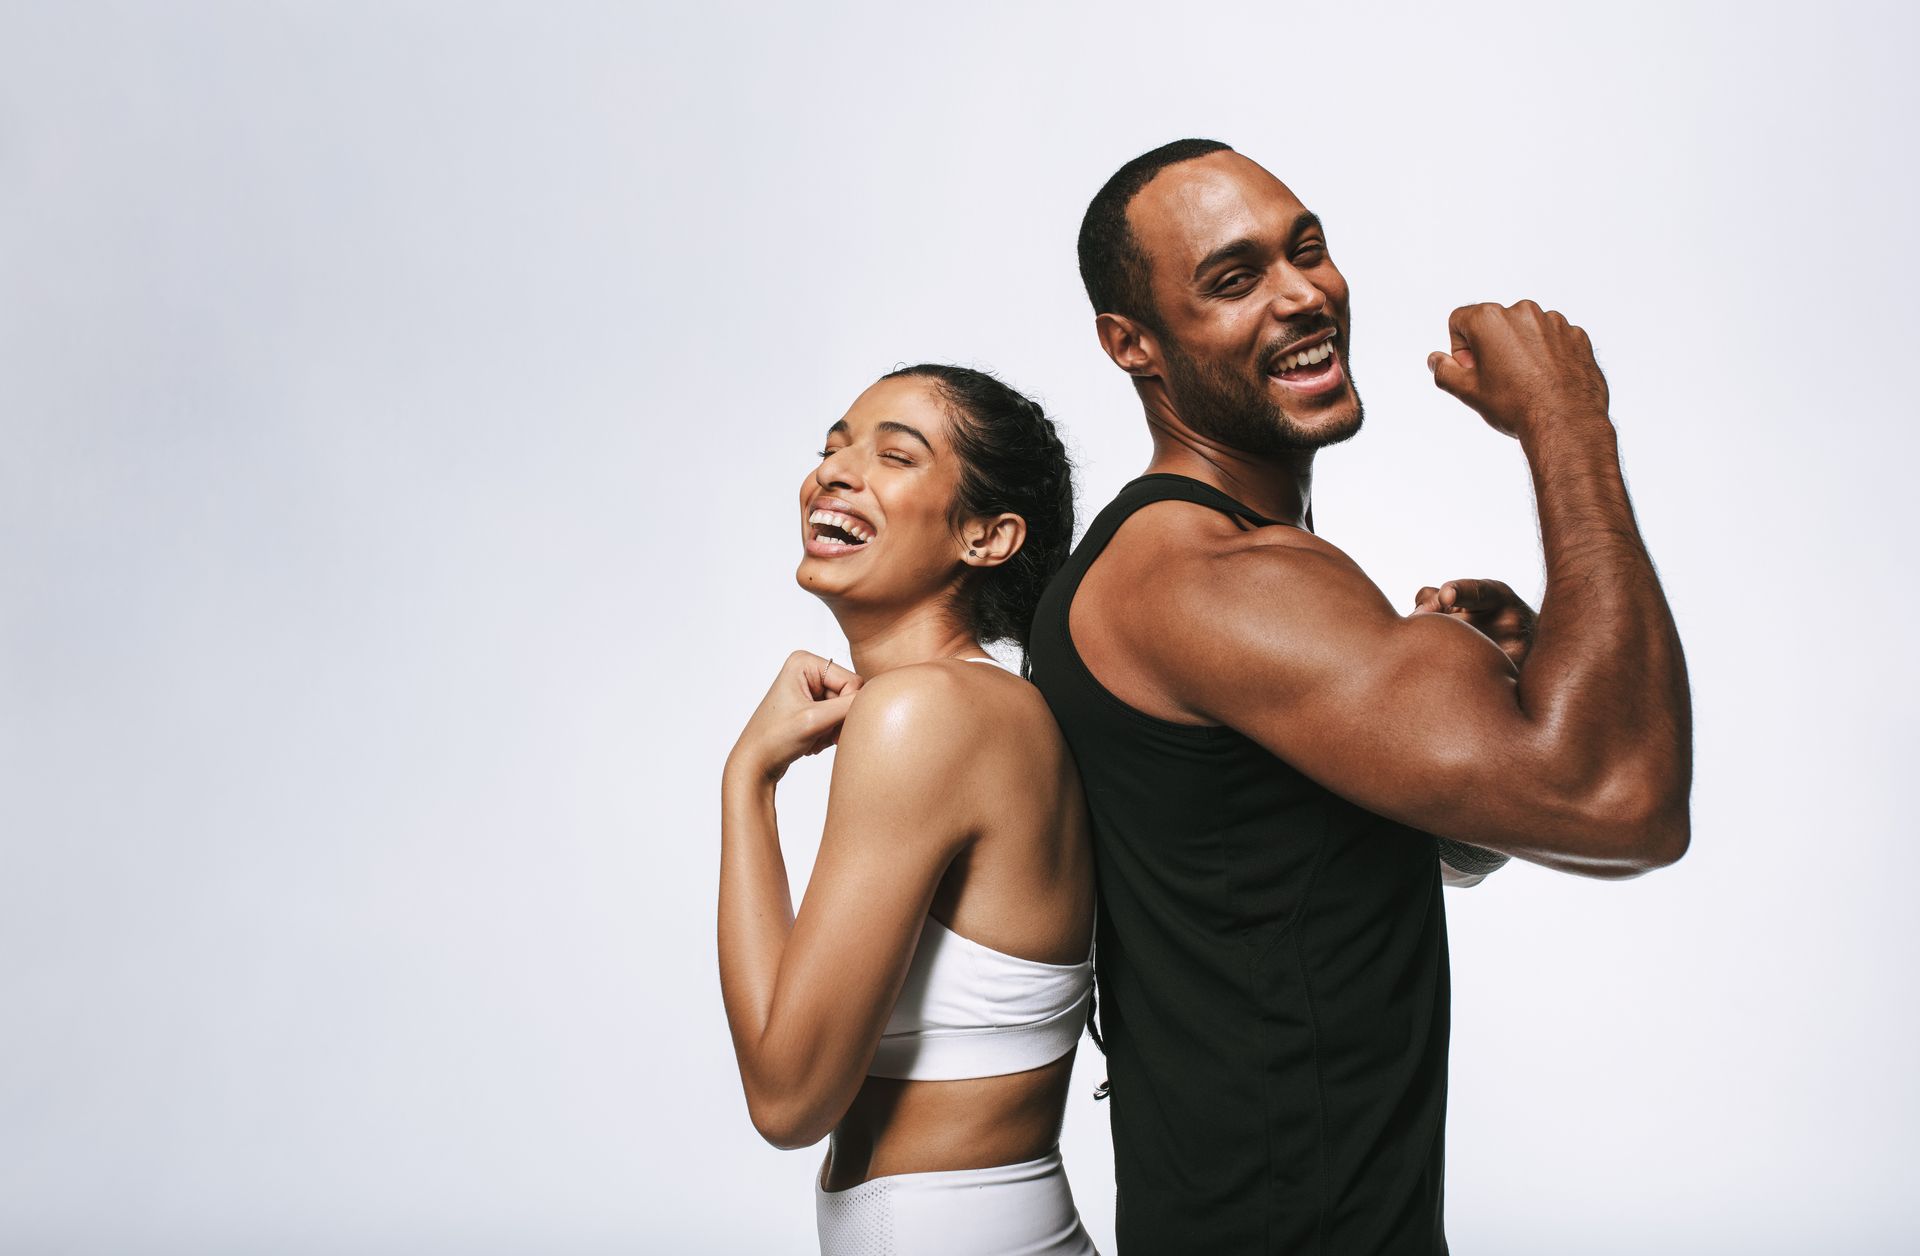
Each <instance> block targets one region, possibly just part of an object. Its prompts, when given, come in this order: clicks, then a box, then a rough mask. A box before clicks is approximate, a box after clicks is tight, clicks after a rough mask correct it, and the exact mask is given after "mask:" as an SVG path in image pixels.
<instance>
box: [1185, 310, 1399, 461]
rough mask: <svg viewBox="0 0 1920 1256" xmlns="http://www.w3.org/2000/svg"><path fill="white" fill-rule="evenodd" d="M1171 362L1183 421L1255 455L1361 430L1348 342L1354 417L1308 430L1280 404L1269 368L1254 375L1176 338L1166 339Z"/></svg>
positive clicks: (1332, 440)
mask: <svg viewBox="0 0 1920 1256" xmlns="http://www.w3.org/2000/svg"><path fill="white" fill-rule="evenodd" d="M1160 345H1161V348H1162V349H1163V350H1164V351H1165V354H1166V362H1167V376H1166V380H1165V383H1166V386H1167V395H1168V397H1169V398H1170V399H1171V400H1172V401H1173V408H1174V412H1175V413H1176V414H1178V415H1179V416H1180V421H1181V422H1183V423H1185V424H1186V425H1187V426H1188V427H1190V428H1192V429H1193V430H1194V431H1195V432H1197V433H1199V434H1200V435H1202V436H1204V437H1206V438H1207V439H1208V440H1212V441H1218V442H1219V443H1220V444H1222V445H1225V446H1227V447H1228V448H1229V449H1237V450H1239V451H1241V452H1242V453H1249V454H1284V453H1296V452H1298V451H1300V450H1306V449H1320V448H1323V447H1324V446H1327V445H1337V444H1339V443H1340V442H1341V441H1343V440H1346V439H1347V438H1348V437H1349V436H1352V435H1353V434H1354V433H1356V432H1358V431H1359V430H1360V423H1361V419H1362V417H1363V412H1362V410H1361V406H1360V390H1359V389H1358V388H1356V387H1354V384H1353V370H1352V367H1351V365H1350V363H1349V361H1348V357H1347V347H1346V345H1344V344H1342V345H1341V346H1340V369H1341V371H1342V372H1343V373H1344V374H1345V375H1346V378H1347V388H1348V389H1350V390H1351V391H1352V393H1353V418H1352V419H1351V421H1348V422H1343V423H1340V424H1338V425H1337V426H1334V427H1330V428H1322V429H1319V430H1315V431H1308V430H1306V429H1304V428H1302V427H1301V426H1300V425H1299V424H1297V423H1295V422H1294V421H1293V420H1292V419H1290V418H1288V417H1287V415H1286V413H1285V412H1284V411H1282V410H1281V409H1280V407H1279V406H1278V405H1276V404H1275V403H1274V400H1273V395H1272V393H1270V392H1269V391H1268V380H1267V376H1266V375H1265V374H1264V373H1263V374H1260V375H1258V376H1255V377H1254V378H1252V379H1249V378H1248V377H1247V376H1246V375H1244V374H1242V373H1240V372H1239V371H1236V370H1234V369H1233V368H1231V367H1228V366H1224V365H1221V364H1219V363H1217V362H1198V361H1196V360H1194V359H1193V358H1191V357H1189V356H1188V355H1187V353H1186V351H1185V350H1183V349H1181V348H1180V346H1179V345H1178V344H1177V343H1175V342H1174V341H1173V340H1171V339H1167V338H1162V340H1161V341H1160Z"/></svg>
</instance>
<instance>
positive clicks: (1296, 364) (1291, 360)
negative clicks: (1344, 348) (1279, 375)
mask: <svg viewBox="0 0 1920 1256" xmlns="http://www.w3.org/2000/svg"><path fill="white" fill-rule="evenodd" d="M1332 353H1333V341H1331V340H1326V341H1322V342H1321V343H1319V344H1317V345H1315V346H1314V347H1313V348H1311V349H1302V350H1301V351H1300V352H1298V353H1296V354H1293V355H1292V356H1290V357H1284V358H1281V359H1280V365H1279V366H1277V367H1275V368H1274V370H1276V371H1294V370H1298V369H1299V368H1301V367H1303V366H1317V365H1319V364H1320V363H1322V362H1325V361H1326V360H1327V358H1328V357H1329V356H1331V355H1332Z"/></svg>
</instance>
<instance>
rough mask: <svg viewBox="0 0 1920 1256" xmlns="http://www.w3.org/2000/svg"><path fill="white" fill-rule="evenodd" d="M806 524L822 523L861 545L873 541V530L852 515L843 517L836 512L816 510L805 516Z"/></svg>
mask: <svg viewBox="0 0 1920 1256" xmlns="http://www.w3.org/2000/svg"><path fill="white" fill-rule="evenodd" d="M807 522H808V523H824V524H826V525H827V526H828V527H830V528H838V529H840V530H841V531H842V532H845V533H846V534H847V535H848V536H851V537H853V538H854V539H855V540H857V541H859V542H860V543H861V544H862V545H865V544H866V543H867V542H868V541H871V540H872V539H873V530H872V529H871V528H869V527H867V526H866V525H865V524H863V523H861V522H860V521H859V520H858V519H855V518H854V517H853V516H852V515H843V514H841V513H840V512H839V511H837V510H816V511H814V512H813V513H812V514H810V515H808V516H807Z"/></svg>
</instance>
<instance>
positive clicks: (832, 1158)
mask: <svg viewBox="0 0 1920 1256" xmlns="http://www.w3.org/2000/svg"><path fill="white" fill-rule="evenodd" d="M984 661H986V662H995V661H994V660H984ZM1000 670H1001V669H1000V668H998V667H979V666H977V665H970V664H969V663H968V661H966V660H941V661H936V662H929V663H923V664H916V665H914V666H912V667H909V668H903V669H899V671H897V672H895V673H890V675H892V676H893V677H895V681H894V684H895V686H896V687H897V686H899V685H902V684H913V685H916V686H918V685H921V684H925V685H926V687H927V688H928V689H929V690H930V691H932V692H934V693H937V694H939V695H940V701H941V702H942V703H943V705H944V707H945V708H946V713H947V715H948V718H949V719H950V720H951V721H952V724H953V726H954V733H955V735H954V736H953V737H951V738H948V739H945V744H946V745H948V746H951V747H952V759H953V763H952V777H951V784H950V786H949V787H948V788H947V789H946V791H945V792H946V797H947V798H948V799H949V800H950V805H951V806H952V808H953V809H954V813H953V815H952V816H951V817H950V822H958V823H961V824H964V825H966V826H968V828H969V829H970V831H971V832H972V833H973V838H972V840H971V841H970V842H969V843H968V844H967V846H966V847H965V848H964V849H963V850H962V851H961V853H960V854H959V855H958V856H957V857H956V858H955V859H954V861H953V863H952V864H951V865H950V866H949V868H948V870H947V872H946V875H945V876H944V877H943V878H942V879H941V881H940V884H939V886H938V887H937V888H936V889H935V891H934V894H933V898H932V901H931V903H930V904H929V909H928V915H929V917H930V918H931V923H930V924H929V925H928V926H927V928H926V930H925V932H924V933H923V936H922V940H921V947H922V948H927V947H932V948H934V951H933V953H932V954H931V955H929V954H928V952H926V951H925V950H924V949H923V950H922V951H920V952H917V953H916V956H915V961H916V962H915V965H914V966H913V967H911V968H910V969H909V975H908V981H907V984H906V985H905V986H904V987H903V990H902V1003H901V1004H899V1005H896V1007H895V1009H894V1016H893V1018H892V1019H891V1020H890V1021H889V1031H890V1033H889V1036H888V1037H883V1039H882V1043H881V1046H880V1048H879V1051H878V1052H877V1053H876V1060H875V1063H874V1065H873V1066H872V1068H873V1070H874V1071H875V1073H899V1074H905V1075H904V1076H879V1075H871V1076H869V1077H868V1078H867V1079H866V1081H865V1083H864V1084H863V1085H862V1087H861V1089H860V1092H859V1094H858V1096H857V1097H856V1098H855V1100H854V1102H853V1105H852V1106H851V1107H850V1108H849V1110H848V1112H847V1114H846V1116H845V1118H843V1119H842V1121H841V1123H840V1125H839V1127H838V1128H837V1129H836V1130H835V1131H834V1134H833V1140H832V1148H831V1151H830V1153H829V1156H828V1160H827V1164H826V1165H825V1166H823V1170H822V1177H821V1180H822V1185H823V1187H824V1188H825V1189H826V1190H828V1191H837V1190H843V1189H845V1188H848V1187H851V1186H854V1185H856V1184H858V1183H860V1182H863V1181H866V1180H867V1179H869V1178H873V1177H879V1176H884V1175H890V1174H896V1173H919V1172H929V1171H939V1170H947V1169H971V1168H979V1167H985V1166H989V1165H1005V1164H1012V1163H1015V1162H1019V1161H1025V1160H1029V1159H1031V1158H1033V1157H1036V1156H1039V1155H1042V1154H1043V1153H1045V1152H1046V1151H1047V1150H1048V1149H1050V1148H1052V1147H1053V1146H1054V1145H1055V1144H1056V1142H1057V1141H1058V1139H1059V1133H1060V1124H1061V1118H1062V1114H1063V1112H1064V1108H1065V1103H1066V1090H1067V1085H1068V1082H1069V1080H1070V1077H1071V1073H1072V1068H1073V1059H1074V1048H1073V1046H1072V1045H1071V1044H1072V1043H1074V1042H1077V1040H1078V1038H1079V1035H1080V1031H1081V1028H1082V1027H1083V1026H1084V1024H1085V1007H1086V1000H1087V998H1088V997H1089V987H1090V983H1091V976H1092V972H1091V964H1090V963H1089V960H1090V955H1091V950H1092V941H1093V923H1094V922H1093V912H1094V906H1093V904H1094V896H1093V864H1092V851H1091V846H1090V843H1089V840H1088V829H1087V814H1086V806H1085V801H1084V799H1083V797H1082V795H1081V790H1080V781H1079V775H1078V773H1077V771H1076V769H1075V767H1074V764H1073V760H1072V756H1071V754H1070V753H1069V752H1068V750H1067V748H1066V744H1065V742H1064V740H1063V739H1062V738H1061V736H1060V733H1059V729H1058V727H1057V726H1056V725H1055V723H1054V721H1053V716H1052V714H1051V712H1050V711H1049V710H1048V708H1047V706H1046V704H1045V701H1044V700H1043V699H1042V698H1041V697H1040V694H1039V691H1038V690H1036V689H1034V688H1033V686H1031V685H1030V684H1028V683H1027V682H1025V681H1024V680H1021V679H1020V678H1018V677H1017V676H1011V675H996V674H994V673H995V672H998V671H1000ZM916 673H917V674H916ZM955 673H959V674H958V675H955ZM936 676H938V679H936V678H935V677H936ZM956 682H958V683H956ZM856 704H857V700H856ZM916 969H917V970H919V971H918V972H916ZM916 977H917V978H919V979H920V980H919V982H918V983H916ZM929 1003H930V1004H932V1005H933V1011H932V1012H931V1019H933V1020H935V1021H936V1022H939V1021H944V1022H954V1021H964V1020H966V1019H967V1017H968V1015H969V1013H973V1012H976V1011H977V1013H979V1017H978V1019H979V1024H978V1025H977V1026H968V1025H964V1024H956V1023H934V1024H929V1023H928V1021H929V1019H930V1015H929V1012H928V1011H927V1010H926V1006H925V1005H927V1004H929ZM1043 1022H1044V1023H1043ZM1009 1031H1011V1032H1009ZM1063 1042H1064V1043H1066V1044H1068V1045H1067V1046H1066V1047H1065V1050H1064V1053H1060V1052H1059V1051H1058V1047H1059V1045H1060V1044H1061V1043H1063ZM1029 1060H1039V1061H1041V1062H1039V1063H1037V1064H1029V1063H1028V1062H1027V1061H1029ZM903 1062H904V1064H903Z"/></svg>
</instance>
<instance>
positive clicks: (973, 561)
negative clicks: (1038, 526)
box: [961, 512, 1027, 567]
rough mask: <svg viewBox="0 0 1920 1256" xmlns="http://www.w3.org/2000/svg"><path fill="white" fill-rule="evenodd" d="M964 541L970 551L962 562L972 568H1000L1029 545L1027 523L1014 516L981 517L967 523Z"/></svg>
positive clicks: (1007, 513) (962, 536) (1007, 514)
mask: <svg viewBox="0 0 1920 1256" xmlns="http://www.w3.org/2000/svg"><path fill="white" fill-rule="evenodd" d="M961 540H963V541H964V542H965V543H966V547H967V553H966V556H965V557H964V558H963V559H962V560H961V561H962V562H965V563H967V564H968V565H969V566H973V567H998V566H999V565H1000V564H1001V563H1004V562H1006V561H1007V560H1008V559H1009V558H1012V557H1013V556H1014V555H1015V554H1017V553H1019V552H1020V547H1021V546H1022V545H1025V544H1026V543H1027V521H1026V520H1025V519H1022V518H1021V517H1020V516H1019V515H1016V514H1013V513H1011V512H1006V513H1002V514H998V515H981V516H980V517H979V518H977V519H971V520H968V522H967V526H966V528H965V530H964V531H963V532H962V533H961Z"/></svg>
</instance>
